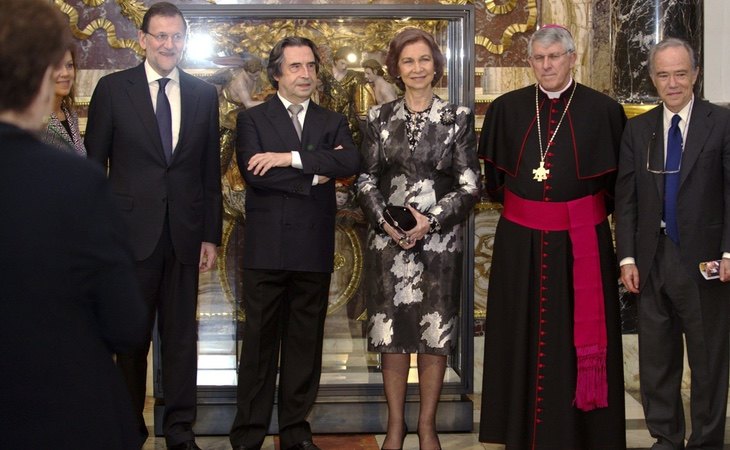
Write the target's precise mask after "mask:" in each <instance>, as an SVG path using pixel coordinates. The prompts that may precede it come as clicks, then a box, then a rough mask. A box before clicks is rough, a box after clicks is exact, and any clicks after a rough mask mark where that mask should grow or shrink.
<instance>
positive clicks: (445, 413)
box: [155, 396, 474, 436]
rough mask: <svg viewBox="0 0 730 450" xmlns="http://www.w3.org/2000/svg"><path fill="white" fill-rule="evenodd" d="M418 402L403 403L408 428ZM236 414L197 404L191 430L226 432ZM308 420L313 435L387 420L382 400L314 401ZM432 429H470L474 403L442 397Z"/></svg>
mask: <svg viewBox="0 0 730 450" xmlns="http://www.w3.org/2000/svg"><path fill="white" fill-rule="evenodd" d="M418 409H419V403H418V402H416V401H411V402H406V423H407V425H408V429H409V430H416V429H417V425H418ZM163 412H164V405H163V404H162V402H161V401H160V400H158V402H157V403H156V404H155V435H156V436H162V435H163V432H162V414H163ZM235 414H236V405H235V403H231V402H230V401H227V402H220V403H203V404H198V415H197V417H198V418H197V420H196V422H195V426H194V427H193V429H194V430H195V434H197V435H201V436H204V435H227V434H228V433H229V432H230V430H231V424H232V423H233V418H234V416H235ZM308 419H309V423H310V425H311V427H312V432H313V433H315V434H330V433H373V434H384V433H385V428H386V425H387V420H388V410H387V405H386V403H385V402H384V401H367V400H362V399H354V398H353V399H352V401H340V402H321V403H320V402H318V403H315V405H314V407H313V408H312V412H311V413H310V414H309V418H308ZM436 422H437V423H436V428H437V429H438V431H439V432H471V431H472V428H473V424H474V405H473V403H472V401H471V399H469V398H468V397H466V396H461V397H457V398H449V399H447V400H442V401H441V402H440V403H439V407H438V417H437V418H436ZM278 431H279V423H278V420H277V408H276V405H274V412H273V417H272V419H271V426H270V428H269V434H278Z"/></svg>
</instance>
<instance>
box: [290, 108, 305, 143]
mask: <svg viewBox="0 0 730 450" xmlns="http://www.w3.org/2000/svg"><path fill="white" fill-rule="evenodd" d="M287 109H288V110H289V113H291V121H292V123H293V124H294V129H295V130H297V136H299V141H300V142H301V140H302V124H301V123H300V122H299V113H300V112H301V111H302V110H303V109H304V107H303V106H302V105H295V104H294V103H292V104H291V105H289V108H287Z"/></svg>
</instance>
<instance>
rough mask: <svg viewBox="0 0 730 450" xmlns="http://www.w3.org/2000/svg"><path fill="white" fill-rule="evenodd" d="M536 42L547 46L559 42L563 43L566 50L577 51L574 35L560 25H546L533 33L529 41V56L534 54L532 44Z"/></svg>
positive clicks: (569, 51)
mask: <svg viewBox="0 0 730 450" xmlns="http://www.w3.org/2000/svg"><path fill="white" fill-rule="evenodd" d="M535 42H537V43H539V44H541V45H544V46H546V47H547V46H550V45H553V44H557V43H559V44H562V45H563V48H564V49H565V51H566V52H568V53H574V52H575V42H574V41H573V36H572V35H571V34H570V31H568V30H567V29H566V28H564V27H562V26H560V25H545V26H543V27H542V28H540V29H539V30H537V31H535V32H534V33H532V36H530V40H529V42H528V43H527V56H528V57H531V56H532V44H533V43H535Z"/></svg>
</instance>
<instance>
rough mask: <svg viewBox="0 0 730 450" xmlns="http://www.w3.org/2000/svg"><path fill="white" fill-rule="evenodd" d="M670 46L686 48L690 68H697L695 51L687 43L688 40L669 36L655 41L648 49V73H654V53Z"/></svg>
mask: <svg viewBox="0 0 730 450" xmlns="http://www.w3.org/2000/svg"><path fill="white" fill-rule="evenodd" d="M671 47H684V49H685V50H687V53H688V54H689V62H690V64H692V70H697V60H696V59H695V51H694V49H693V48H692V46H691V45H689V42H687V41H685V40H684V39H679V38H674V37H670V38H664V39H662V40H661V41H659V42H657V44H656V45H654V46H653V47H652V48H651V50H649V75H654V59H656V54H657V53H659V52H660V51H662V50H665V49H668V48H671Z"/></svg>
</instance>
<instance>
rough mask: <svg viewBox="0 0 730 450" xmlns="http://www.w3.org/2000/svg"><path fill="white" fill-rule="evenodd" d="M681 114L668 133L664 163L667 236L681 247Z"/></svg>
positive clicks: (673, 121)
mask: <svg viewBox="0 0 730 450" xmlns="http://www.w3.org/2000/svg"><path fill="white" fill-rule="evenodd" d="M681 119H682V118H681V117H679V114H675V115H674V116H673V117H672V126H670V127H669V133H667V158H666V162H665V163H664V170H665V171H666V172H674V173H665V174H664V224H665V225H666V227H667V236H669V238H670V239H671V240H672V241H673V242H674V243H675V244H677V245H679V227H678V226H677V193H678V192H679V168H680V161H681V160H682V132H681V131H680V130H679V121H680V120H681Z"/></svg>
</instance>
